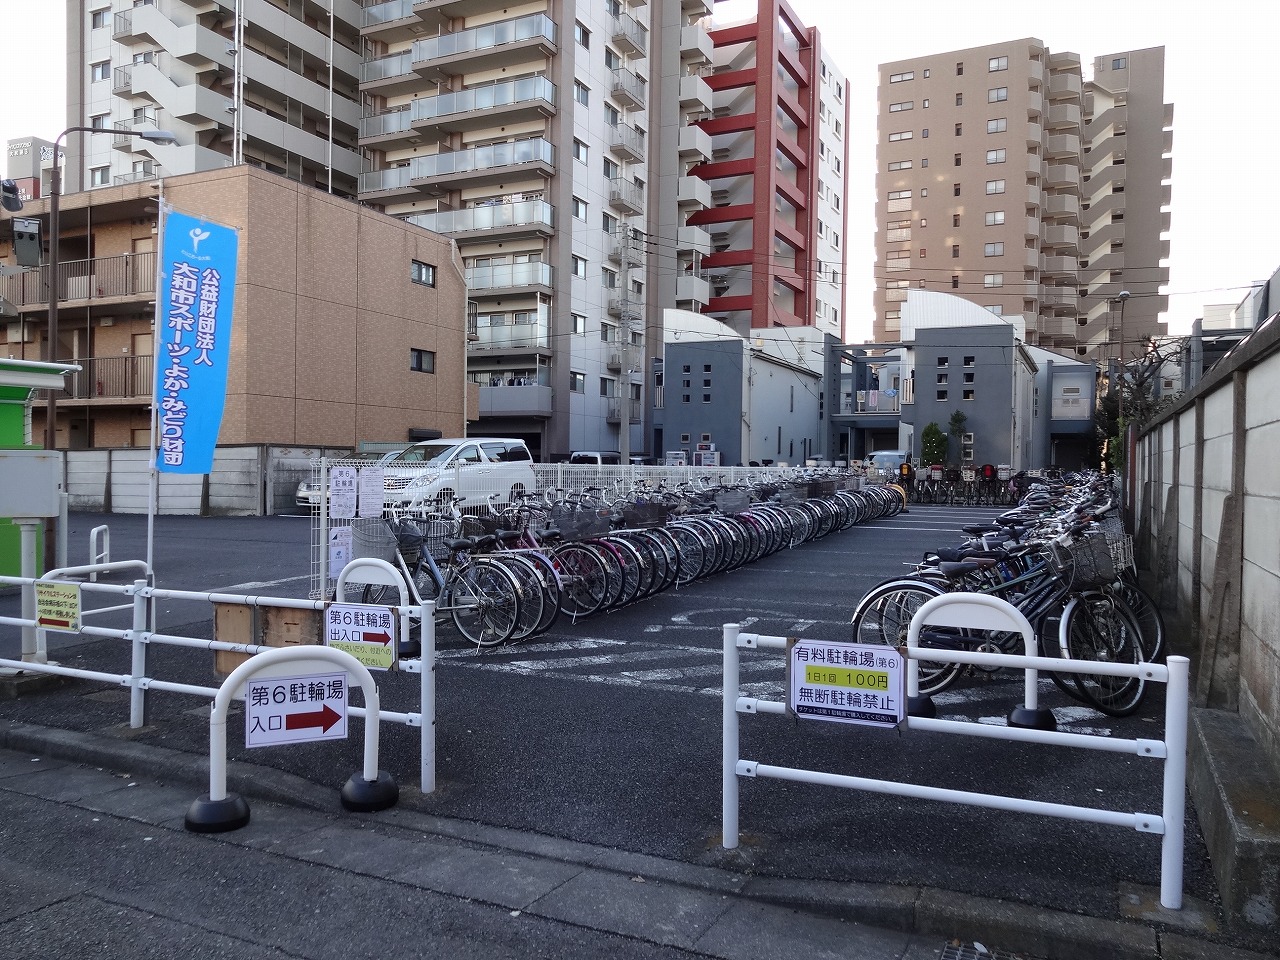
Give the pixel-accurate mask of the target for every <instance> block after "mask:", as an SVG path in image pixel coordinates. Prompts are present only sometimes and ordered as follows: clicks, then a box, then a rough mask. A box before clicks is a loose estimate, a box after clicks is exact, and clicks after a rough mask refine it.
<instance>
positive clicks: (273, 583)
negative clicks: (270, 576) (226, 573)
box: [209, 573, 311, 593]
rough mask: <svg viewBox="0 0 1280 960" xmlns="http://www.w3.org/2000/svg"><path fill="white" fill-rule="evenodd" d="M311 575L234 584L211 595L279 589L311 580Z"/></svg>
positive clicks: (214, 591)
mask: <svg viewBox="0 0 1280 960" xmlns="http://www.w3.org/2000/svg"><path fill="white" fill-rule="evenodd" d="M310 579H311V574H309V573H307V574H303V575H302V576H300V577H282V578H281V579H279V580H250V581H248V582H247V583H233V584H232V585H231V586H229V587H218V588H217V589H216V590H210V591H209V592H210V593H231V592H232V591H233V590H261V589H262V588H263V587H278V586H280V584H282V583H297V582H298V581H299V580H310Z"/></svg>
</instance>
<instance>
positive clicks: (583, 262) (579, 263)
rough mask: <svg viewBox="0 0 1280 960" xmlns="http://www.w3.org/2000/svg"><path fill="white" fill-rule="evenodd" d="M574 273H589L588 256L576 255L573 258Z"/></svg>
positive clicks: (581, 275) (584, 274)
mask: <svg viewBox="0 0 1280 960" xmlns="http://www.w3.org/2000/svg"><path fill="white" fill-rule="evenodd" d="M573 275H574V276H575V277H585V276H586V275H587V259H586V257H579V256H575V257H574V258H573Z"/></svg>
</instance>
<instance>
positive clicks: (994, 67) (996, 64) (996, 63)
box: [987, 57, 1009, 73]
mask: <svg viewBox="0 0 1280 960" xmlns="http://www.w3.org/2000/svg"><path fill="white" fill-rule="evenodd" d="M1008 69H1009V58H1008V57H992V58H991V59H990V60H988V61H987V72H988V73H996V72H998V71H1000V70H1008Z"/></svg>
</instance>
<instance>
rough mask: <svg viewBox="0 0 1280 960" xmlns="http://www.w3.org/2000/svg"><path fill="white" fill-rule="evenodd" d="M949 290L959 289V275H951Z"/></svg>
mask: <svg viewBox="0 0 1280 960" xmlns="http://www.w3.org/2000/svg"><path fill="white" fill-rule="evenodd" d="M951 289H952V290H959V289H960V276H959V274H955V273H953V274H952V275H951Z"/></svg>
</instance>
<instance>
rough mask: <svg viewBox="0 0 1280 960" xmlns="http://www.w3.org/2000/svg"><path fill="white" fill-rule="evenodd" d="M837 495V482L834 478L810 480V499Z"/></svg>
mask: <svg viewBox="0 0 1280 960" xmlns="http://www.w3.org/2000/svg"><path fill="white" fill-rule="evenodd" d="M835 495H836V482H835V481H834V480H810V481H809V499H810V500H817V499H820V498H822V497H834V496H835Z"/></svg>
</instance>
